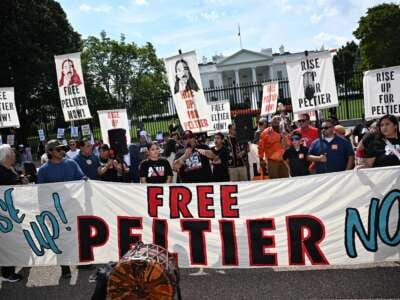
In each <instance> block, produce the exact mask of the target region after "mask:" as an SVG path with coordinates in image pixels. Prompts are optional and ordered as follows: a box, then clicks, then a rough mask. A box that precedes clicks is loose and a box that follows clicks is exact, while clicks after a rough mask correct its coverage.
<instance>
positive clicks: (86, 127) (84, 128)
mask: <svg viewBox="0 0 400 300" xmlns="http://www.w3.org/2000/svg"><path fill="white" fill-rule="evenodd" d="M81 129H82V135H83V136H89V135H91V133H92V131H91V130H90V124H85V125H82V126H81Z"/></svg>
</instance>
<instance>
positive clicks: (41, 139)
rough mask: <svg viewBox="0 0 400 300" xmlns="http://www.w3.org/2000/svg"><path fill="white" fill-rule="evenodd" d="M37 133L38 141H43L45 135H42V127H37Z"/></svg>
mask: <svg viewBox="0 0 400 300" xmlns="http://www.w3.org/2000/svg"><path fill="white" fill-rule="evenodd" d="M38 133H39V141H41V142H42V141H44V140H45V139H46V137H45V135H44V130H43V129H39V130H38Z"/></svg>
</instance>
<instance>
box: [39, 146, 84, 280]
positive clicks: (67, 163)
mask: <svg viewBox="0 0 400 300" xmlns="http://www.w3.org/2000/svg"><path fill="white" fill-rule="evenodd" d="M65 150H66V147H65V146H64V145H63V144H62V143H60V142H59V141H58V140H50V141H49V142H48V143H47V145H46V153H47V157H48V159H49V160H48V162H47V163H45V164H44V165H43V166H41V167H40V168H39V171H38V180H37V182H38V183H52V182H65V181H74V180H81V179H84V177H85V175H84V174H83V172H82V170H81V168H80V167H79V166H78V164H77V163H76V162H75V161H73V160H72V159H68V158H65ZM61 277H62V278H71V269H70V268H69V266H61Z"/></svg>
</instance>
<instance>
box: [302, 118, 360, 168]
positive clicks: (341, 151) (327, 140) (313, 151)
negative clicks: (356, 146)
mask: <svg viewBox="0 0 400 300" xmlns="http://www.w3.org/2000/svg"><path fill="white" fill-rule="evenodd" d="M322 135H323V139H322V149H321V141H320V140H319V139H317V140H315V141H314V142H313V143H312V144H311V146H310V149H309V152H308V154H309V155H308V160H309V161H312V162H315V163H316V171H317V173H318V174H320V173H331V172H340V171H344V170H351V169H352V168H353V167H354V150H353V147H352V145H351V143H350V142H349V141H348V140H346V139H344V138H342V137H339V136H337V135H336V134H335V128H334V122H333V121H332V120H329V119H328V120H326V121H325V122H323V123H322Z"/></svg>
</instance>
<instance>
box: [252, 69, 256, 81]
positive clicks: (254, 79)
mask: <svg viewBox="0 0 400 300" xmlns="http://www.w3.org/2000/svg"><path fill="white" fill-rule="evenodd" d="M251 80H252V81H253V82H256V81H257V73H256V68H255V67H254V68H251Z"/></svg>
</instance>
